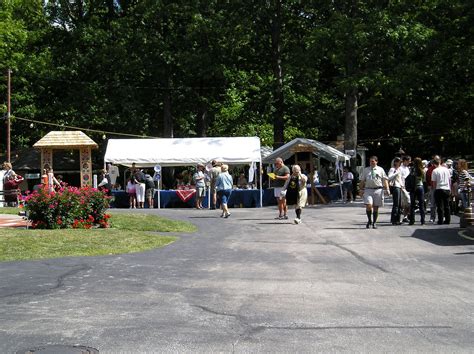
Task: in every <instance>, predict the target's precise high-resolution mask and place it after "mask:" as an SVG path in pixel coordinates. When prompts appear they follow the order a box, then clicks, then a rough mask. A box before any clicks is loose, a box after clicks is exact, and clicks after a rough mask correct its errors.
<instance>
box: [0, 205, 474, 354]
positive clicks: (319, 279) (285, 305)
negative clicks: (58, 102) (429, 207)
mask: <svg viewBox="0 0 474 354" xmlns="http://www.w3.org/2000/svg"><path fill="white" fill-rule="evenodd" d="M389 211H390V206H386V207H384V208H383V209H382V210H381V214H380V217H379V228H378V229H376V230H374V229H369V230H367V229H366V228H365V223H366V217H365V211H364V208H363V206H362V205H361V204H360V203H355V204H331V205H326V206H321V205H318V206H315V207H308V208H306V209H304V211H303V216H302V220H303V222H302V224H299V225H295V224H294V223H293V221H292V219H293V217H294V211H293V210H291V211H290V212H289V214H290V217H291V218H290V219H289V220H275V219H274V217H275V216H277V211H276V208H275V207H268V208H256V209H231V213H232V214H231V216H230V217H229V218H228V219H224V218H220V217H219V215H220V213H219V212H218V211H211V210H194V209H166V210H163V209H162V210H157V209H153V210H133V211H132V212H136V213H140V212H146V213H153V214H158V215H162V216H166V217H169V218H173V219H179V220H187V221H190V222H192V223H194V224H196V225H197V226H198V231H197V232H196V233H192V234H179V235H178V236H179V239H178V240H177V241H176V242H174V243H173V244H171V245H169V246H166V247H164V248H160V249H155V250H151V251H148V252H144V253H137V254H127V255H118V256H105V257H75V258H61V259H52V260H38V261H22V262H6V263H0V279H1V280H2V281H1V282H0V298H1V301H0V318H1V321H0V352H1V353H16V352H25V350H27V349H32V348H42V347H44V348H48V346H50V348H56V349H57V348H59V349H58V352H61V351H62V352H64V353H67V352H68V349H67V348H71V351H70V352H71V353H72V352H74V350H75V349H74V348H73V347H74V346H86V347H90V348H95V349H97V350H99V352H100V353H118V352H133V353H142V352H147V353H151V352H160V353H163V352H165V353H166V352H173V353H176V352H179V353H181V352H186V353H190V352H193V353H194V352H199V353H210V352H223V353H232V352H236V353H248V352H252V353H253V352H285V353H286V352H298V353H307V352H373V353H379V352H424V353H425V352H430V353H431V352H439V353H441V352H443V353H445V352H456V353H463V352H465V353H468V352H473V351H474V339H473V338H474V306H473V305H474V281H473V280H474V275H473V266H474V241H471V240H466V239H464V238H461V237H460V236H459V234H458V232H459V218H457V217H453V220H452V221H453V222H452V224H451V225H441V226H438V225H431V224H430V225H424V226H421V225H420V224H419V222H417V224H415V225H413V226H409V225H401V226H392V225H391V224H390V223H389V220H390V215H389ZM116 212H131V211H130V210H117V211H116ZM417 217H418V216H417ZM32 232H34V231H32ZM51 352H52V350H51Z"/></svg>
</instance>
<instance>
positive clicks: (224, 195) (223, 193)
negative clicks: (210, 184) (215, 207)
mask: <svg viewBox="0 0 474 354" xmlns="http://www.w3.org/2000/svg"><path fill="white" fill-rule="evenodd" d="M231 194H232V189H224V190H220V191H217V195H218V196H219V198H220V200H221V203H222V204H226V205H227V203H228V201H229V198H230V195H231Z"/></svg>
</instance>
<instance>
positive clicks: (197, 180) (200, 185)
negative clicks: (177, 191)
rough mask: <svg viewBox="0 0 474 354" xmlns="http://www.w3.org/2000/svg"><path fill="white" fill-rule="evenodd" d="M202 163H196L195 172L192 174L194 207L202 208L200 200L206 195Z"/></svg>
mask: <svg viewBox="0 0 474 354" xmlns="http://www.w3.org/2000/svg"><path fill="white" fill-rule="evenodd" d="M203 171H204V165H203V164H198V165H197V167H196V172H195V173H194V175H193V181H194V184H195V186H196V204H195V207H196V209H202V201H203V199H204V197H205V196H206V181H205V177H206V176H205V175H204V172H203Z"/></svg>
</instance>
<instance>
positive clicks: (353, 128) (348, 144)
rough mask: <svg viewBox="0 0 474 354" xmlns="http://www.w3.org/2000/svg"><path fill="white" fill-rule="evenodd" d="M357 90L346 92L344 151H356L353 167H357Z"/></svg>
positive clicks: (352, 160)
mask: <svg viewBox="0 0 474 354" xmlns="http://www.w3.org/2000/svg"><path fill="white" fill-rule="evenodd" d="M357 95H358V92H357V89H355V88H351V89H350V90H348V91H347V92H346V99H345V100H346V119H345V130H344V149H345V150H354V152H355V154H354V156H352V157H351V166H352V167H353V168H355V167H356V166H357V99H358V97H357Z"/></svg>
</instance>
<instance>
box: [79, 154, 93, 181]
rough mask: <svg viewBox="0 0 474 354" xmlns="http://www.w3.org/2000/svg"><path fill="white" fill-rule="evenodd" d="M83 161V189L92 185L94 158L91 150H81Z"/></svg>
mask: <svg viewBox="0 0 474 354" xmlns="http://www.w3.org/2000/svg"><path fill="white" fill-rule="evenodd" d="M79 159H80V160H81V187H85V186H89V187H90V186H91V185H92V158H91V148H90V147H84V148H81V150H80V158H79Z"/></svg>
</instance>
